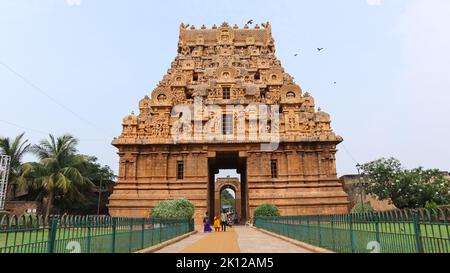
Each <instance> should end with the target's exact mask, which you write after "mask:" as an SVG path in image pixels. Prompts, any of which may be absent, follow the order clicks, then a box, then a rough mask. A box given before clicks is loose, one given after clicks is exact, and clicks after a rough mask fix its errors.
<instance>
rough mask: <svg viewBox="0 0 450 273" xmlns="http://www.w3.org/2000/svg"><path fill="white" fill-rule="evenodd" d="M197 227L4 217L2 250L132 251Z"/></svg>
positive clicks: (156, 221) (185, 222) (181, 222)
mask: <svg viewBox="0 0 450 273" xmlns="http://www.w3.org/2000/svg"><path fill="white" fill-rule="evenodd" d="M193 230H194V222H193V220H192V219H191V220H189V219H170V220H168V219H160V218H146V219H141V218H139V219H135V218H113V217H109V216H51V217H49V218H44V217H42V216H21V217H16V216H4V217H3V218H2V219H1V220H0V253H131V252H136V251H138V250H141V249H144V248H147V247H150V246H153V245H156V244H159V243H161V242H164V241H167V240H170V239H172V238H175V237H178V236H180V235H183V234H186V233H188V232H191V231H193Z"/></svg>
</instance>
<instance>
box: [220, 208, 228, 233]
mask: <svg viewBox="0 0 450 273" xmlns="http://www.w3.org/2000/svg"><path fill="white" fill-rule="evenodd" d="M227 218H228V217H227V214H226V213H225V210H222V213H221V214H220V225H221V226H222V231H227V220H228V219H227Z"/></svg>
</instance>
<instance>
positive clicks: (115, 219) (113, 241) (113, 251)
mask: <svg viewBox="0 0 450 273" xmlns="http://www.w3.org/2000/svg"><path fill="white" fill-rule="evenodd" d="M116 228H117V218H112V251H111V252H112V253H116Z"/></svg>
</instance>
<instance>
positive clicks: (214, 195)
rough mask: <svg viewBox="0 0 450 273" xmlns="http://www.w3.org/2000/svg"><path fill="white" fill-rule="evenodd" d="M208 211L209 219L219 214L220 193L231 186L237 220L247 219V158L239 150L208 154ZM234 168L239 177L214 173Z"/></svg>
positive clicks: (243, 220)
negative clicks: (216, 177)
mask: <svg viewBox="0 0 450 273" xmlns="http://www.w3.org/2000/svg"><path fill="white" fill-rule="evenodd" d="M208 157H209V158H208V172H209V183H208V206H207V207H208V211H209V214H210V215H211V217H210V218H211V219H214V216H216V215H220V209H221V208H220V206H221V204H220V203H221V200H220V193H221V191H222V190H224V189H226V188H231V189H232V190H233V191H234V192H235V193H236V201H235V202H236V212H237V214H238V218H239V222H240V223H245V221H247V219H248V217H247V216H248V194H247V193H248V187H247V159H246V157H245V156H243V154H242V153H241V154H240V153H239V152H213V153H210V154H209V156H208ZM233 169H234V170H236V172H237V173H238V174H239V176H240V178H237V177H230V178H218V179H217V180H216V179H215V175H216V174H218V173H219V170H233Z"/></svg>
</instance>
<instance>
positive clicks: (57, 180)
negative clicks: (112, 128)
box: [19, 135, 92, 217]
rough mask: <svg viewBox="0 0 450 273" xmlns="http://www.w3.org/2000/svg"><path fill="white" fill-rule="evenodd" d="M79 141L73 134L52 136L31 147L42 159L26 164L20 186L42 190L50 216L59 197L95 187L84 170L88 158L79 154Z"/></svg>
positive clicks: (47, 212) (47, 214)
mask: <svg viewBox="0 0 450 273" xmlns="http://www.w3.org/2000/svg"><path fill="white" fill-rule="evenodd" d="M77 144H78V140H77V139H76V138H74V137H73V136H71V135H63V136H61V137H58V138H56V139H55V137H54V136H53V135H50V139H49V140H41V141H40V142H39V144H38V145H34V146H32V147H31V151H32V152H33V153H34V154H35V155H36V156H37V157H38V158H39V162H33V163H27V164H24V165H23V168H22V175H21V176H20V178H19V188H21V189H37V190H38V191H39V192H40V195H41V196H42V199H43V202H44V205H45V216H46V217H48V216H49V215H50V213H51V211H52V208H53V202H54V200H55V197H56V196H60V197H62V198H65V197H71V198H73V196H77V195H78V196H79V195H81V194H80V192H79V189H80V188H82V187H90V186H92V182H91V181H90V179H89V178H87V177H85V176H83V174H82V172H81V171H80V170H81V168H82V167H83V164H84V163H83V160H84V159H83V158H82V157H79V156H77V155H76V152H77V149H76V146H77Z"/></svg>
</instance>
